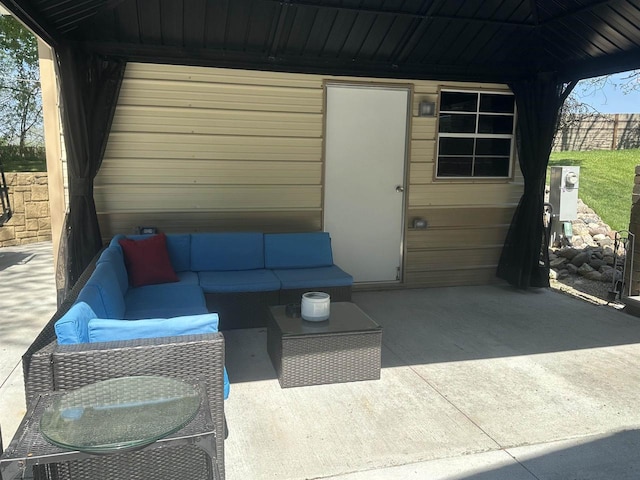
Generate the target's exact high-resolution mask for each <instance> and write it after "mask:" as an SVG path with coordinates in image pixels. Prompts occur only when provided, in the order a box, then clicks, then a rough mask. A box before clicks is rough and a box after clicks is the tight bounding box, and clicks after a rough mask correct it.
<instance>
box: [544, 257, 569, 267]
mask: <svg viewBox="0 0 640 480" xmlns="http://www.w3.org/2000/svg"><path fill="white" fill-rule="evenodd" d="M568 261H569V260H568V259H566V258H562V257H556V258H554V259H553V260H551V261H550V262H549V266H550V267H551V268H561V267H562V266H564V265H565V264H566V263H567V262H568Z"/></svg>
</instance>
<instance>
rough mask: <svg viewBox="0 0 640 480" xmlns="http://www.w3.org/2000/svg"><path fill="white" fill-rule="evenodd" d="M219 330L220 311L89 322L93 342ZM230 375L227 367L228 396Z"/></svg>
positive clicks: (225, 375)
mask: <svg viewBox="0 0 640 480" xmlns="http://www.w3.org/2000/svg"><path fill="white" fill-rule="evenodd" d="M217 331H218V314H217V313H207V314H204V315H189V316H185V317H173V318H146V319H142V320H113V319H108V318H94V319H92V320H90V321H89V324H88V336H89V342H91V343H94V342H112V341H119V340H135V339H138V338H158V337H173V336H181V335H197V334H202V333H215V332H217ZM229 389H230V386H229V377H228V376H227V369H226V368H225V369H224V398H227V397H228V396H229Z"/></svg>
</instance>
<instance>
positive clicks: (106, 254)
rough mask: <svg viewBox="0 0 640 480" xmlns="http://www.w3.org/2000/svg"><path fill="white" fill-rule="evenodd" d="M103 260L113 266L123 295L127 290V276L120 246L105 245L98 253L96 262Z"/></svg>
mask: <svg viewBox="0 0 640 480" xmlns="http://www.w3.org/2000/svg"><path fill="white" fill-rule="evenodd" d="M103 262H107V263H109V264H110V265H111V267H112V268H113V271H114V273H115V274H116V278H117V279H118V285H120V291H121V292H122V294H123V295H124V294H125V293H127V290H128V289H129V277H128V275H127V267H126V266H125V264H124V257H123V255H122V248H121V247H120V246H111V247H107V248H106V249H105V250H104V251H103V252H102V254H101V255H100V258H99V259H98V262H97V264H100V263H103Z"/></svg>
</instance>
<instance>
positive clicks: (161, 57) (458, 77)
mask: <svg viewBox="0 0 640 480" xmlns="http://www.w3.org/2000/svg"><path fill="white" fill-rule="evenodd" d="M84 46H85V47H86V48H87V49H88V50H90V51H92V52H95V53H97V54H104V55H109V56H116V57H121V58H124V59H126V60H127V61H131V62H151V63H157V62H159V61H160V62H162V63H168V64H175V65H200V66H209V67H222V68H251V69H258V70H262V69H268V70H271V71H282V72H296V73H311V74H319V75H323V74H324V75H355V76H367V77H371V76H380V77H381V78H405V77H406V78H416V79H428V80H437V79H439V80H442V79H445V80H450V81H464V80H466V81H478V82H484V81H486V82H498V83H505V82H508V81H509V80H510V79H512V78H518V77H521V76H522V75H523V74H525V73H526V72H525V71H524V70H523V69H522V68H521V67H518V66H505V67H504V68H502V69H501V70H500V72H499V73H498V72H496V69H495V67H494V66H491V65H474V66H472V67H469V66H460V65H449V64H447V65H436V64H419V65H418V64H407V65H397V64H394V63H390V62H380V61H371V60H361V59H358V60H355V61H354V60H353V59H351V58H335V57H330V58H323V57H318V56H309V57H305V56H298V55H294V56H292V55H279V56H278V57H277V58H273V57H269V56H267V55H265V54H260V53H253V52H246V51H242V52H241V51H233V52H230V51H229V50H222V49H186V48H182V47H167V46H152V45H139V44H124V43H95V42H88V43H85V44H84Z"/></svg>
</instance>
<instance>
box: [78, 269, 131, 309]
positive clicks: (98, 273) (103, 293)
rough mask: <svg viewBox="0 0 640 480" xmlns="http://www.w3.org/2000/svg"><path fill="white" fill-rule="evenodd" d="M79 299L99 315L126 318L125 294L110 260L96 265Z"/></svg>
mask: <svg viewBox="0 0 640 480" xmlns="http://www.w3.org/2000/svg"><path fill="white" fill-rule="evenodd" d="M78 300H79V301H81V302H85V303H87V304H88V305H89V306H90V307H91V308H92V309H93V311H94V312H95V313H96V314H97V316H99V317H103V318H124V311H125V304H124V296H123V295H122V291H121V290H120V284H119V283H118V278H117V276H116V273H115V271H114V269H113V267H112V265H111V264H110V262H102V263H100V264H98V265H96V269H95V270H94V272H93V274H91V277H90V278H89V280H88V281H87V283H86V285H85V286H84V287H83V288H82V290H81V291H80V295H78Z"/></svg>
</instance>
